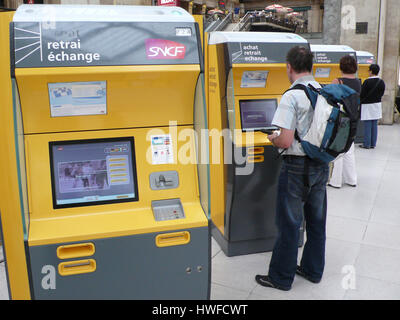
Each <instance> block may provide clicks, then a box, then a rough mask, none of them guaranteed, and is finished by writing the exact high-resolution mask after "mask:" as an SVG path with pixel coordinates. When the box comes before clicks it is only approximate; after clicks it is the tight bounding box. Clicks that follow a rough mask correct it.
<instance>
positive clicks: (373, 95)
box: [360, 64, 385, 149]
mask: <svg viewBox="0 0 400 320" xmlns="http://www.w3.org/2000/svg"><path fill="white" fill-rule="evenodd" d="M379 71H380V67H379V66H378V65H377V64H371V65H370V67H369V75H370V77H369V78H368V79H367V80H365V81H364V83H363V85H362V87H361V95H360V100H361V121H363V122H364V143H363V144H362V145H360V147H361V148H364V149H374V148H375V147H376V141H377V139H378V120H379V119H381V118H382V97H383V95H384V93H385V82H384V81H383V80H382V79H380V78H379V77H378V74H379Z"/></svg>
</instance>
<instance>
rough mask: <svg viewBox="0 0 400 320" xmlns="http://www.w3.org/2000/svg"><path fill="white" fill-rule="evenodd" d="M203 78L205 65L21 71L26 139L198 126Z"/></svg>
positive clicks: (20, 94)
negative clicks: (196, 113) (195, 105)
mask: <svg viewBox="0 0 400 320" xmlns="http://www.w3.org/2000/svg"><path fill="white" fill-rule="evenodd" d="M199 73H200V67H199V65H178V66H162V65H160V66H119V67H96V68H89V67H76V68H46V69H43V68H41V69H39V68H37V69H24V68H21V69H17V70H16V79H17V84H18V89H19V96H20V99H21V108H22V115H23V120H24V121H23V123H24V133H25V134H33V133H44V132H63V131H80V130H103V129H119V128H134V127H154V126H155V127H157V126H168V125H169V121H176V122H177V124H178V125H188V124H193V112H194V111H193V100H194V95H195V88H196V83H197V78H198V76H199ZM165 97H168V99H166V98H165ZM182 105H184V106H185V107H184V108H182ZM143 110H151V116H149V115H148V113H147V112H143Z"/></svg>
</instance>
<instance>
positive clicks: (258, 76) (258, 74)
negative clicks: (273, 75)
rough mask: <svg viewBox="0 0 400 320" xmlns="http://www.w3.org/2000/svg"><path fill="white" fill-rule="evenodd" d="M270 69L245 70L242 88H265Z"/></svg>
mask: <svg viewBox="0 0 400 320" xmlns="http://www.w3.org/2000/svg"><path fill="white" fill-rule="evenodd" d="M267 77H268V71H244V72H243V75H242V81H241V84H240V87H241V88H265V85H266V83H267Z"/></svg>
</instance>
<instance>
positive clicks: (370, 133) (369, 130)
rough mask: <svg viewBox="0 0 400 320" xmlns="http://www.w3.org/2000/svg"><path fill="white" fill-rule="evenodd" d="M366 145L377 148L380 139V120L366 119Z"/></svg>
mask: <svg viewBox="0 0 400 320" xmlns="http://www.w3.org/2000/svg"><path fill="white" fill-rule="evenodd" d="M363 122H364V147H366V148H375V147H376V141H377V140H378V120H364V121H363Z"/></svg>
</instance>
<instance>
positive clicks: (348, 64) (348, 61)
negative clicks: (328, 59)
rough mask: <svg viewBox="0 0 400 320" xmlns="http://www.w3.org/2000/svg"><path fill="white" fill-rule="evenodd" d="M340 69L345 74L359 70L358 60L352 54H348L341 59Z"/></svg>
mask: <svg viewBox="0 0 400 320" xmlns="http://www.w3.org/2000/svg"><path fill="white" fill-rule="evenodd" d="M340 70H341V71H342V72H343V73H345V74H354V73H356V72H357V61H356V59H355V58H354V57H352V56H351V55H346V56H344V57H342V58H341V59H340Z"/></svg>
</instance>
